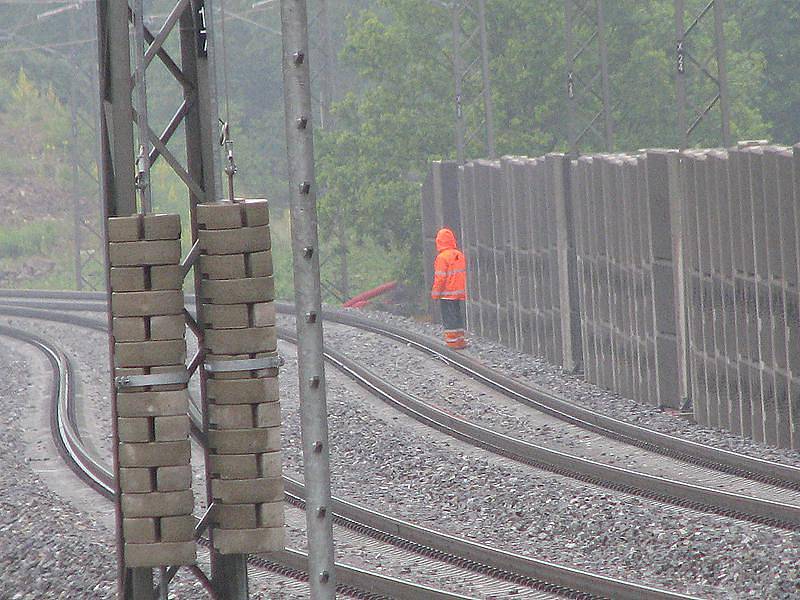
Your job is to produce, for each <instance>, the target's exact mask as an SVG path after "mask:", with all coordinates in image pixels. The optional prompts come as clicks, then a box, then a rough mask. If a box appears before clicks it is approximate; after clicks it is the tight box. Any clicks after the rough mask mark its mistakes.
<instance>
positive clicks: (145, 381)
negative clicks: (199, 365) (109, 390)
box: [114, 368, 189, 390]
mask: <svg viewBox="0 0 800 600" xmlns="http://www.w3.org/2000/svg"><path fill="white" fill-rule="evenodd" d="M188 382H189V371H187V370H186V369H185V368H183V369H180V370H178V371H169V372H168V373H153V374H151V375H122V376H120V377H115V378H114V385H115V386H116V387H117V389H118V390H122V389H125V388H132V387H147V386H151V385H184V384H186V383H188Z"/></svg>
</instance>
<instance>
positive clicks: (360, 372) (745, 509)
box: [279, 306, 800, 531]
mask: <svg viewBox="0 0 800 600" xmlns="http://www.w3.org/2000/svg"><path fill="white" fill-rule="evenodd" d="M279 308H283V306H281V307H279ZM282 335H283V337H284V338H285V339H289V340H293V339H294V337H293V334H292V333H291V332H286V331H284V332H282ZM409 341H410V342H412V341H413V340H410V338H409ZM325 357H326V359H328V360H330V361H331V362H333V364H334V365H336V366H337V367H338V368H339V369H340V370H343V371H344V372H345V373H347V374H348V375H350V376H351V377H353V378H354V379H356V381H357V382H358V383H359V384H360V385H362V386H363V387H365V388H367V389H369V390H370V391H371V392H373V393H375V394H376V395H377V396H378V397H380V398H381V399H383V400H384V401H385V402H387V403H389V404H391V405H393V406H395V407H397V408H398V409H400V410H402V411H403V412H405V413H406V414H408V415H410V416H411V417H413V418H415V419H417V420H419V421H421V422H423V423H424V424H426V425H429V426H431V427H434V428H436V429H439V430H440V431H442V432H444V433H447V434H449V435H453V436H455V437H457V438H459V439H462V440H463V441H466V442H468V443H471V444H473V445H476V446H479V447H481V448H484V449H486V450H489V451H492V452H494V453H497V454H500V455H502V456H506V457H508V458H512V459H514V460H517V461H520V462H523V463H526V464H529V465H531V466H534V467H536V468H539V469H543V470H547V471H550V472H554V473H557V474H561V475H564V476H567V477H572V478H575V479H579V480H581V481H584V482H586V483H590V484H592V485H597V486H601V487H606V488H608V489H612V490H615V491H620V492H624V493H629V494H633V495H638V496H642V497H645V498H648V499H651V500H656V501H659V502H664V503H668V504H672V505H675V506H679V507H683V508H690V509H693V510H698V511H703V512H710V513H714V514H718V515H722V516H726V517H732V518H736V519H740V520H746V521H751V522H755V523H759V524H764V525H769V526H772V527H777V528H781V529H787V530H791V531H797V530H800V506H797V505H794V504H787V503H783V502H777V501H771V500H767V499H761V498H755V497H752V496H747V495H744V494H737V493H733V492H725V491H722V490H717V489H713V488H710V487H704V486H700V485H695V484H689V483H685V482H680V481H675V480H672V479H668V478H665V477H659V476H654V475H648V474H645V473H641V472H638V471H633V470H630V469H625V468H622V467H617V466H611V465H607V464H603V463H599V462H597V461H592V460H590V459H585V458H580V457H576V456H573V455H569V454H566V453H563V452H559V451H556V450H552V449H549V448H546V447H543V446H538V445H536V444H531V443H529V442H525V441H522V440H519V439H516V438H513V437H511V436H506V435H504V434H501V433H497V432H495V431H493V430H490V429H487V428H485V427H481V426H479V425H475V424H473V423H471V422H469V421H467V420H465V419H461V418H459V417H456V416H454V415H452V414H450V413H447V412H445V411H442V410H440V409H438V408H436V407H435V406H432V405H430V404H427V403H425V402H423V401H421V400H419V399H418V398H415V397H413V396H411V395H410V394H407V393H405V392H402V391H400V390H398V389H396V388H394V387H393V386H391V385H390V384H388V383H386V382H385V381H384V380H383V379H381V378H379V377H377V376H375V375H374V374H372V373H371V372H370V371H369V370H367V369H365V368H363V367H361V366H359V365H358V364H356V363H354V362H353V361H350V360H349V359H348V358H347V357H345V356H344V355H342V354H340V353H337V352H335V351H332V350H331V349H330V348H328V349H326V354H325Z"/></svg>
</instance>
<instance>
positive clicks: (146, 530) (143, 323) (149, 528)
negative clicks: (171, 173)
mask: <svg viewBox="0 0 800 600" xmlns="http://www.w3.org/2000/svg"><path fill="white" fill-rule="evenodd" d="M180 232H181V225H180V218H179V217H178V215H147V216H142V215H136V216H132V217H114V218H110V219H109V220H108V241H109V257H110V266H111V274H110V283H111V292H112V294H111V312H112V315H113V325H112V333H113V338H114V376H115V381H118V382H120V381H123V380H121V379H119V378H125V377H136V376H141V375H162V376H166V375H169V374H175V375H176V376H177V377H178V380H179V379H180V375H181V374H182V373H184V372H185V367H184V363H185V360H186V342H185V339H184V333H185V327H184V317H183V292H182V291H181V288H182V283H183V278H182V276H181V268H180V258H181V242H180ZM130 381H131V383H134V384H141V383H145V382H146V380H139V381H136V380H135V379H131V380H130ZM151 381H152V380H151ZM173 381H175V380H173ZM187 409H188V394H187V391H186V384H185V383H179V384H172V385H127V386H126V385H122V386H120V385H118V392H117V395H116V406H115V414H116V419H117V422H116V428H117V433H118V438H119V443H118V447H117V452H118V461H117V464H118V468H119V472H118V473H117V476H118V481H119V485H120V490H121V499H120V502H121V508H122V528H123V540H124V561H125V566H127V567H130V568H132V567H157V566H167V565H187V564H192V563H194V561H195V558H196V555H195V543H194V536H193V530H194V522H193V517H192V509H193V506H194V501H193V496H192V488H191V483H192V470H191V466H190V463H189V457H190V448H189V417H188V416H187Z"/></svg>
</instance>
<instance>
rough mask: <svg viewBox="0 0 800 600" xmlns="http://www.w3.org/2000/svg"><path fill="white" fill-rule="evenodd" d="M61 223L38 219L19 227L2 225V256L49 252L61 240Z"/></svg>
mask: <svg viewBox="0 0 800 600" xmlns="http://www.w3.org/2000/svg"><path fill="white" fill-rule="evenodd" d="M58 231H59V223H57V222H55V221H37V222H35V223H29V224H27V225H22V226H17V227H0V258H19V257H22V256H34V255H39V254H45V253H47V252H48V251H49V250H50V249H51V248H52V247H53V246H54V245H56V243H57V242H58V241H59V236H58Z"/></svg>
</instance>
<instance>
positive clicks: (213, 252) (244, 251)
mask: <svg viewBox="0 0 800 600" xmlns="http://www.w3.org/2000/svg"><path fill="white" fill-rule="evenodd" d="M198 222H199V224H200V227H201V229H200V232H199V239H200V258H199V265H200V271H201V273H202V277H203V281H202V284H201V296H202V301H203V307H202V320H203V332H204V340H205V347H206V351H207V354H206V359H205V370H206V374H207V381H206V393H207V398H208V405H207V411H208V414H207V415H206V416H207V421H208V424H209V431H208V441H209V465H208V475H209V477H210V479H211V493H212V496H213V501H214V503H215V504H216V505H217V507H218V509H219V510H218V511H217V516H216V519H215V521H214V522H213V523H212V524H211V539H212V542H213V544H214V548H215V549H216V550H217V551H218V552H220V553H221V554H247V553H255V552H272V551H277V550H282V549H283V547H284V543H285V540H284V515H283V483H282V479H281V452H280V440H281V432H280V404H279V401H278V369H277V367H276V366H274V365H273V364H271V363H269V364H268V363H267V362H262V363H258V362H255V363H253V362H249V363H241V362H238V361H253V360H256V361H258V360H259V359H262V361H274V359H275V358H276V356H277V352H276V351H277V336H276V330H275V306H274V303H273V300H274V295H275V291H274V290H275V288H274V283H273V279H272V252H271V248H270V234H269V211H268V207H267V202H266V201H265V200H256V201H245V202H239V203H229V202H219V203H214V204H203V205H200V206H199V207H198ZM231 361H237V362H233V363H232V362H231ZM226 363H231V364H230V365H226ZM237 364H238V365H239V366H237Z"/></svg>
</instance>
